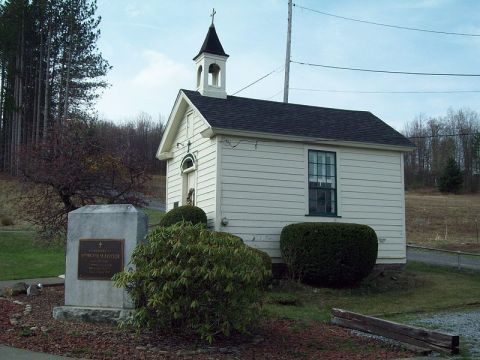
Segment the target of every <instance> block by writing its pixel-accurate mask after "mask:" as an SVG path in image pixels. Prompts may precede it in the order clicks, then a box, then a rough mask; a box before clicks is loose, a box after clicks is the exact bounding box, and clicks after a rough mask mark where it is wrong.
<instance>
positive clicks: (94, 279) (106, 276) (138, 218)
mask: <svg viewBox="0 0 480 360" xmlns="http://www.w3.org/2000/svg"><path fill="white" fill-rule="evenodd" d="M146 234H147V216H146V215H145V213H144V212H143V211H139V210H137V209H135V207H134V206H133V205H88V206H84V207H82V208H80V209H77V210H75V211H72V212H70V213H69V214H68V233H67V254H66V263H65V306H59V307H55V308H54V309H53V317H54V318H55V319H57V320H63V319H78V320H83V321H91V322H109V323H115V322H117V321H118V320H119V319H121V318H125V317H127V316H129V315H130V314H131V311H132V310H133V307H134V306H133V303H132V301H131V299H130V297H129V295H128V294H127V292H126V291H125V289H122V288H116V287H115V286H114V285H113V282H112V281H111V278H112V276H113V275H114V274H116V273H117V272H120V271H123V270H124V269H125V268H126V266H127V265H128V263H129V261H130V257H131V255H132V252H133V250H134V249H135V246H136V245H137V244H138V243H139V242H141V241H143V240H144V238H145V235H146Z"/></svg>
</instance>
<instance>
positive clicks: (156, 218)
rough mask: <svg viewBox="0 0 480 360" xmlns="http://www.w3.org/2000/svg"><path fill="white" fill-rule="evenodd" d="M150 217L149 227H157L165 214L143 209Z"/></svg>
mask: <svg viewBox="0 0 480 360" xmlns="http://www.w3.org/2000/svg"><path fill="white" fill-rule="evenodd" d="M142 210H143V211H144V212H145V214H147V215H148V226H154V225H157V224H158V223H159V222H160V219H161V218H162V217H163V215H164V214H165V213H164V212H163V211H160V210H154V209H148V208H144V209H142Z"/></svg>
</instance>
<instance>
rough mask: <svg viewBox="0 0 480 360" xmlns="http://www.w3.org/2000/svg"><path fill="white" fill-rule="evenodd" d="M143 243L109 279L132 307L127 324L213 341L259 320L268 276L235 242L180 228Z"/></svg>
mask: <svg viewBox="0 0 480 360" xmlns="http://www.w3.org/2000/svg"><path fill="white" fill-rule="evenodd" d="M147 240H148V241H147V242H146V243H141V244H139V245H137V247H136V248H135V250H134V252H133V254H132V258H131V264H132V265H134V267H132V268H130V269H129V270H127V271H125V272H122V273H118V274H116V275H115V276H114V281H115V285H116V286H118V287H125V288H126V289H127V291H128V293H129V294H130V296H131V297H132V299H133V300H134V302H135V304H136V307H137V308H136V311H135V313H134V316H133V318H131V319H130V321H129V322H130V324H132V325H133V326H135V327H137V328H139V329H143V328H151V329H163V330H173V331H175V332H180V333H185V334H188V335H190V334H192V333H194V334H197V335H199V336H200V337H201V338H202V339H205V340H207V341H209V342H212V341H213V340H214V338H215V337H216V336H218V335H220V334H223V335H225V336H228V335H230V334H232V333H237V332H240V333H243V332H246V331H248V329H249V327H250V326H251V325H252V324H254V323H255V322H256V321H258V319H259V316H260V304H261V300H262V297H263V288H262V286H263V284H264V282H265V278H266V277H268V276H270V275H271V272H270V271H267V270H266V269H265V267H264V264H263V262H262V259H261V258H260V256H258V255H256V254H255V253H254V252H252V251H251V250H250V248H249V247H248V246H246V245H245V244H244V243H243V241H241V239H240V238H238V237H237V236H233V235H229V234H226V233H218V232H215V231H209V230H207V229H205V227H204V226H202V225H201V224H196V225H192V224H189V223H180V224H175V225H172V226H169V227H159V228H157V229H155V230H153V231H152V232H151V233H149V234H148V236H147Z"/></svg>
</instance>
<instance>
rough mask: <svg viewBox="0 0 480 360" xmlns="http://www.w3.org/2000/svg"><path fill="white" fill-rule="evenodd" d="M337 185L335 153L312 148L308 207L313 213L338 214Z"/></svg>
mask: <svg viewBox="0 0 480 360" xmlns="http://www.w3.org/2000/svg"><path fill="white" fill-rule="evenodd" d="M335 185H336V164H335V154H334V153H330V152H325V151H316V150H310V151H309V152H308V187H309V191H308V208H309V212H310V213H311V214H325V215H328V214H331V215H335V214H336V211H337V205H336V189H335V188H336V186H335Z"/></svg>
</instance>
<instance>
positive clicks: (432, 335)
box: [332, 309, 460, 354]
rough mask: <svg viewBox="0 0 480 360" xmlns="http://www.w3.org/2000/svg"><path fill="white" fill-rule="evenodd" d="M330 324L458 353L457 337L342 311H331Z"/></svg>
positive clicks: (458, 341)
mask: <svg viewBox="0 0 480 360" xmlns="http://www.w3.org/2000/svg"><path fill="white" fill-rule="evenodd" d="M332 323H333V324H336V325H340V326H344V327H349V328H353V329H357V330H361V331H365V332H368V333H371V334H375V335H381V336H385V337H388V338H391V339H394V340H398V341H401V342H405V343H408V344H412V345H414V346H417V347H422V348H424V347H428V348H431V349H433V350H436V351H440V352H449V353H452V354H457V353H458V351H459V345H460V340H459V336H458V335H452V334H447V333H443V332H439V331H433V330H427V329H423V328H419V327H415V326H409V325H404V324H399V323H395V322H393V321H388V320H383V319H378V318H374V317H371V316H366V315H361V314H357V313H353V312H350V311H346V310H342V309H332Z"/></svg>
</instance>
